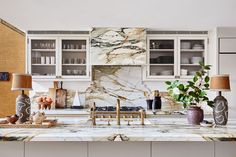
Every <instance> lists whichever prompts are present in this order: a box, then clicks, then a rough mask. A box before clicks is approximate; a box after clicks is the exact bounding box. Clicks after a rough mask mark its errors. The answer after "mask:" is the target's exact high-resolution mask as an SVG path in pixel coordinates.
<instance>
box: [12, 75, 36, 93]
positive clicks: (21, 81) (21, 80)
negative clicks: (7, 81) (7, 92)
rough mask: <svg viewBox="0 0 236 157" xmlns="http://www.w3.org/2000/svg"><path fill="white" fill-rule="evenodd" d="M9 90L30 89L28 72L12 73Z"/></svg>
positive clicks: (30, 79) (30, 82)
mask: <svg viewBox="0 0 236 157" xmlns="http://www.w3.org/2000/svg"><path fill="white" fill-rule="evenodd" d="M12 76H13V80H12V88H11V90H32V77H31V75H29V74H17V73H13V74H12Z"/></svg>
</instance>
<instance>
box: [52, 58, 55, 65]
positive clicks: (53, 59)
mask: <svg viewBox="0 0 236 157" xmlns="http://www.w3.org/2000/svg"><path fill="white" fill-rule="evenodd" d="M51 64H55V57H54V56H51Z"/></svg>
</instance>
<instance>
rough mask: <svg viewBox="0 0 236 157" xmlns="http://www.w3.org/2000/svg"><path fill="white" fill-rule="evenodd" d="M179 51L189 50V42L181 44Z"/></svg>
mask: <svg viewBox="0 0 236 157" xmlns="http://www.w3.org/2000/svg"><path fill="white" fill-rule="evenodd" d="M181 49H191V42H189V41H183V42H181Z"/></svg>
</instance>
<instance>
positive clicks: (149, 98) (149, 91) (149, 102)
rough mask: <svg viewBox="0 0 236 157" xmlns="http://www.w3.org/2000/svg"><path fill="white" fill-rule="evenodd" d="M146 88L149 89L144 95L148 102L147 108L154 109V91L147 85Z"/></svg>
mask: <svg viewBox="0 0 236 157" xmlns="http://www.w3.org/2000/svg"><path fill="white" fill-rule="evenodd" d="M145 88H146V89H147V91H144V93H143V94H144V96H145V97H146V102H147V109H148V110H152V102H153V99H152V98H153V95H152V93H153V92H152V91H151V89H149V88H148V87H147V86H146V85H145Z"/></svg>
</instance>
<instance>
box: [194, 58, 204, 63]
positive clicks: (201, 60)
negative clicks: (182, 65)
mask: <svg viewBox="0 0 236 157" xmlns="http://www.w3.org/2000/svg"><path fill="white" fill-rule="evenodd" d="M199 62H203V57H192V58H191V63H192V64H198V63H199Z"/></svg>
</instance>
